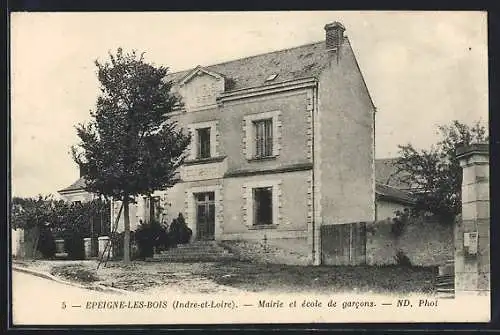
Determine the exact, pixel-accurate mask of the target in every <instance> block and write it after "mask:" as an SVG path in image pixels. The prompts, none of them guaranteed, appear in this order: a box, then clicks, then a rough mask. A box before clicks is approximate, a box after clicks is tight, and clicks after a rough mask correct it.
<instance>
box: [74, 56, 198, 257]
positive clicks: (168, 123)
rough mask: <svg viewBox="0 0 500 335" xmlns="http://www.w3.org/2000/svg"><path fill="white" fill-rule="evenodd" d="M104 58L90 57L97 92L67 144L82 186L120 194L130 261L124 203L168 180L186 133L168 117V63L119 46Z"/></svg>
mask: <svg viewBox="0 0 500 335" xmlns="http://www.w3.org/2000/svg"><path fill="white" fill-rule="evenodd" d="M109 57H110V60H109V61H107V62H105V63H100V62H99V61H95V65H96V66H97V75H98V79H99V82H100V85H101V93H100V95H99V97H98V99H97V105H96V109H95V111H94V112H91V121H90V122H89V123H87V124H79V125H78V126H77V134H78V137H79V138H80V140H81V141H80V143H79V144H78V145H76V146H73V147H72V153H73V158H74V160H75V161H76V162H77V163H78V164H79V165H80V166H81V167H82V168H83V171H84V172H85V173H84V177H85V180H86V190H87V191H89V192H93V193H97V194H100V195H103V196H105V197H106V198H108V197H111V198H113V199H115V200H120V201H122V203H123V214H124V222H125V225H124V226H125V227H124V261H125V262H129V261H130V250H129V246H130V218H129V204H130V203H131V202H134V197H135V196H137V195H139V194H143V195H150V194H151V193H152V192H154V191H155V190H157V189H165V188H168V187H171V186H173V185H174V183H175V180H174V178H173V177H174V173H175V171H176V170H177V169H178V168H179V167H180V166H181V165H182V163H183V162H184V159H185V149H186V148H187V146H188V145H189V143H190V136H189V135H188V134H186V133H184V132H183V131H182V129H179V128H178V127H177V124H176V123H175V122H173V121H172V120H171V118H170V112H171V111H172V109H173V108H174V106H175V105H176V104H178V103H180V101H179V98H178V97H177V96H176V95H175V94H173V93H172V92H171V88H172V82H170V81H168V80H166V75H167V73H168V69H167V68H165V67H156V66H154V65H152V64H148V63H146V62H145V61H144V58H143V54H141V55H140V56H139V55H137V54H136V52H135V51H133V52H130V53H124V52H123V51H122V49H121V48H119V49H118V50H117V52H116V54H115V55H113V54H111V53H110V54H109Z"/></svg>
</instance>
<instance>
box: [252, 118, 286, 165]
mask: <svg viewBox="0 0 500 335" xmlns="http://www.w3.org/2000/svg"><path fill="white" fill-rule="evenodd" d="M267 119H271V134H272V144H271V153H272V154H271V155H265V156H258V155H257V152H256V151H257V149H256V148H257V144H256V135H255V133H256V130H255V127H254V125H255V122H259V121H263V120H267ZM243 127H244V129H243V131H244V134H243V142H244V145H243V150H244V152H243V154H244V156H245V158H246V159H247V160H249V161H250V160H260V159H269V158H276V157H278V156H279V154H280V150H281V145H280V142H281V127H282V124H281V111H270V112H263V113H256V114H249V115H246V116H244V118H243Z"/></svg>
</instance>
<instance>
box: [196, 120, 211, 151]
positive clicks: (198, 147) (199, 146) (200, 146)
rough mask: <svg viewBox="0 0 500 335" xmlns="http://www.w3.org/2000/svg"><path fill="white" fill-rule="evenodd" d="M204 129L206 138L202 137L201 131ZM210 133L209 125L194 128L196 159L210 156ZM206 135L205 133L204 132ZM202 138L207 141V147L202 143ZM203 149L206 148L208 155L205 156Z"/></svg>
mask: <svg viewBox="0 0 500 335" xmlns="http://www.w3.org/2000/svg"><path fill="white" fill-rule="evenodd" d="M204 131H208V138H205V137H204V138H202V136H201V133H202V132H204ZM211 133H212V128H211V127H203V128H196V159H207V158H210V157H212V150H211V143H212V141H211V139H212V138H211V137H212V135H211ZM205 136H206V134H205ZM202 139H203V140H207V141H208V148H207V145H205V146H204V145H203V143H202ZM205 150H208V156H205V154H206V152H205Z"/></svg>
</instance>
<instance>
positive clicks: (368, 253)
mask: <svg viewBox="0 0 500 335" xmlns="http://www.w3.org/2000/svg"><path fill="white" fill-rule="evenodd" d="M10 57H11V58H10V75H11V91H10V92H11V96H10V98H11V100H10V101H11V105H10V106H11V109H10V116H11V117H10V121H11V123H10V135H11V137H10V138H11V152H12V156H11V158H12V159H11V162H10V167H11V177H12V178H11V185H12V194H11V199H10V207H11V215H10V224H11V229H10V231H11V236H10V240H9V242H10V243H9V248H10V252H11V255H12V258H11V259H12V262H11V263H12V264H11V265H12V282H11V289H12V322H13V324H12V325H13V326H27V325H88V326H99V325H109V324H113V325H130V324H160V325H175V324H187V325H191V324H193V325H195V324H198V325H199V324H243V323H266V324H274V323H319V322H321V323H339V322H342V323H345V322H356V323H357V322H370V323H372V322H488V321H490V286H491V285H490V211H489V208H490V203H489V147H488V141H489V139H488V65H487V61H488V47H487V15H486V13H485V12H472V11H471V12H466V11H461V12H445V11H436V12H429V11H427V12H418V11H415V12H412V11H406V12H381V11H366V12H354V11H351V12H330V11H317V12H315V11H308V12H300V11H295V12H294V11H283V12H85V13H84V12H71V13H70V12H67V13H63V12H54V13H50V12H45V13H42V12H38V13H35V12H14V13H11V15H10Z"/></svg>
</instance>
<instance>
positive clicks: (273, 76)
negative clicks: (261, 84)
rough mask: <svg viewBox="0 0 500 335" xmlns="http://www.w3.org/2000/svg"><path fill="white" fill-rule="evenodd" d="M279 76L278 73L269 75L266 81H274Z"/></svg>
mask: <svg viewBox="0 0 500 335" xmlns="http://www.w3.org/2000/svg"><path fill="white" fill-rule="evenodd" d="M277 76H278V74H277V73H273V74H271V75H270V76H269V77H267V78H266V81H273V80H274V79H276V77H277Z"/></svg>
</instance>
